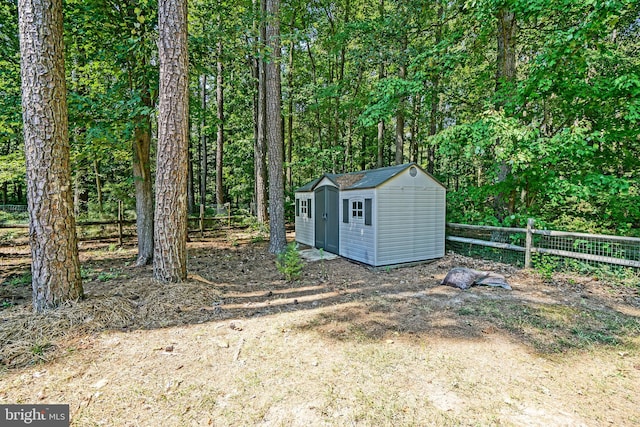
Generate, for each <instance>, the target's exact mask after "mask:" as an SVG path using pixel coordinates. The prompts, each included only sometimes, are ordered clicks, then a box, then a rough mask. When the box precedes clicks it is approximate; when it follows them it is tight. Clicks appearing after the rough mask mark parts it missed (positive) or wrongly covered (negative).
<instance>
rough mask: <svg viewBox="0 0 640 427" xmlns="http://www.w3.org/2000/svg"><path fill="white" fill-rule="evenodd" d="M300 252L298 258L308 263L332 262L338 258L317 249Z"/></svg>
mask: <svg viewBox="0 0 640 427" xmlns="http://www.w3.org/2000/svg"><path fill="white" fill-rule="evenodd" d="M299 252H300V256H301V257H302V258H303V259H304V260H305V261H309V262H315V261H320V260H321V259H325V260H332V259H336V258H338V255H336V254H332V253H331V252H326V251H322V252H320V250H319V249H316V248H311V249H303V250H301V251H299Z"/></svg>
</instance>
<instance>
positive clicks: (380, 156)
mask: <svg viewBox="0 0 640 427" xmlns="http://www.w3.org/2000/svg"><path fill="white" fill-rule="evenodd" d="M378 12H379V13H380V19H381V20H382V21H384V15H385V13H384V0H380V3H379V4H378ZM382 79H384V58H383V57H382V54H381V55H380V68H379V71H378V80H382ZM376 165H377V166H378V167H379V168H381V167H382V166H384V120H382V119H381V120H380V121H379V122H378V157H377V161H376Z"/></svg>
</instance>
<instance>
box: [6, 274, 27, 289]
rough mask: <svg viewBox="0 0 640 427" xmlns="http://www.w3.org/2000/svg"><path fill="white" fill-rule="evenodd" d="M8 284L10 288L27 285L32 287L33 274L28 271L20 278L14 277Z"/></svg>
mask: <svg viewBox="0 0 640 427" xmlns="http://www.w3.org/2000/svg"><path fill="white" fill-rule="evenodd" d="M8 284H9V285H10V286H26V285H30V284H31V272H30V271H27V272H25V273H23V274H20V275H18V276H14V277H12V278H11V279H10V280H9V282H8Z"/></svg>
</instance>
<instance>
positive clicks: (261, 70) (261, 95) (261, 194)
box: [254, 0, 268, 224]
mask: <svg viewBox="0 0 640 427" xmlns="http://www.w3.org/2000/svg"><path fill="white" fill-rule="evenodd" d="M256 2H257V3H258V2H259V5H260V11H261V15H264V13H265V11H266V0H256ZM266 37H267V34H266V26H265V25H264V23H262V22H261V23H260V37H259V38H260V42H261V44H262V43H265V40H266ZM258 56H259V58H258V60H257V61H256V65H257V67H256V71H257V74H258V82H257V86H258V88H257V89H258V96H257V106H256V107H257V113H256V114H257V125H256V127H257V129H256V131H257V133H256V144H255V150H254V174H255V195H256V217H257V219H258V222H259V223H261V224H266V223H267V220H268V214H267V139H266V138H267V137H266V134H267V127H266V126H267V122H266V117H267V115H266V110H267V97H266V72H265V61H264V49H263V48H262V47H261V48H260V52H259V55H258Z"/></svg>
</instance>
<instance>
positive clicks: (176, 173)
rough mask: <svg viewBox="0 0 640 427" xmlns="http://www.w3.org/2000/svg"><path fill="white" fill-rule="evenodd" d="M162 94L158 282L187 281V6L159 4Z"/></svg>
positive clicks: (176, 0) (178, 1)
mask: <svg viewBox="0 0 640 427" xmlns="http://www.w3.org/2000/svg"><path fill="white" fill-rule="evenodd" d="M158 32H159V42H158V58H159V61H160V93H159V107H158V108H159V112H158V155H157V168H156V210H155V233H154V234H155V248H154V257H153V273H154V277H155V278H156V279H157V280H159V281H161V282H180V281H183V280H184V279H186V277H187V245H186V243H187V175H188V165H187V161H188V147H189V145H188V144H189V140H188V133H189V78H188V59H189V58H188V51H187V1H186V0H160V1H159V2H158Z"/></svg>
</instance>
